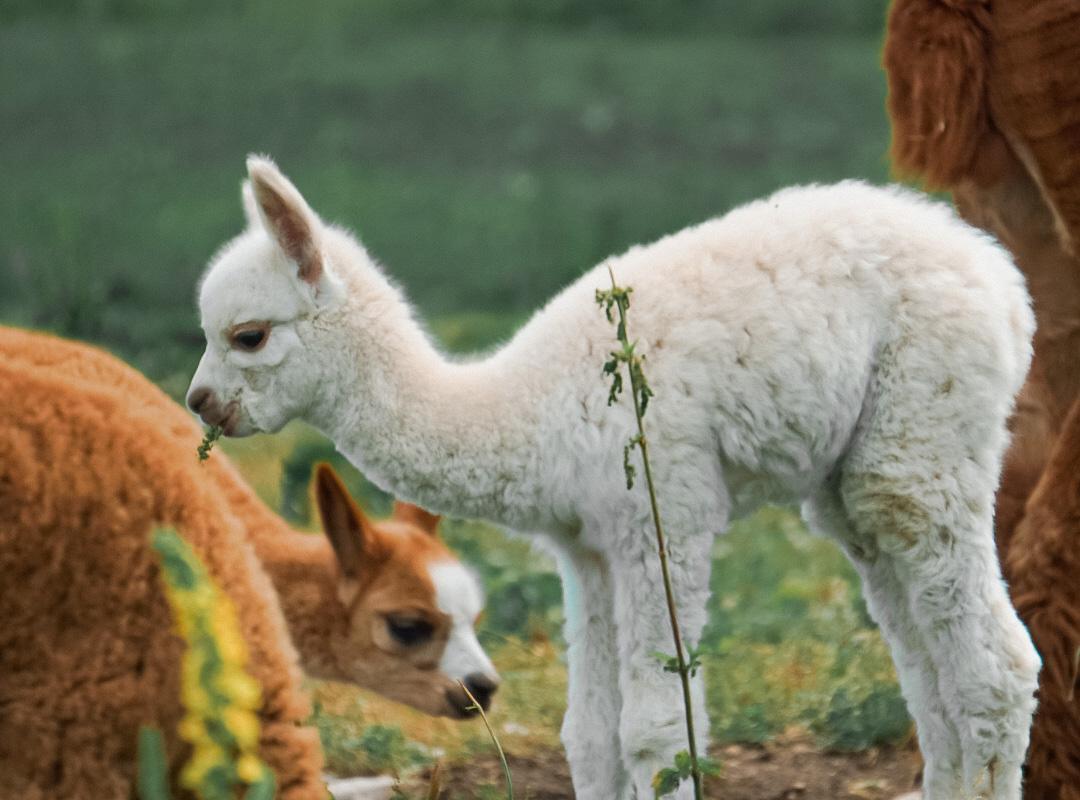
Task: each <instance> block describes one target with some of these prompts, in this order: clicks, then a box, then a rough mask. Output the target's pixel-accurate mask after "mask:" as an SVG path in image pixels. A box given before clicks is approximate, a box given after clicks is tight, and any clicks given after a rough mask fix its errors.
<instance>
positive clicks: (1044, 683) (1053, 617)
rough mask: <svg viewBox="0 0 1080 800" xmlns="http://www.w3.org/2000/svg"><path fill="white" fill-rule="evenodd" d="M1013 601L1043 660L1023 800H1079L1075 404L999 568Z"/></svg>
mask: <svg viewBox="0 0 1080 800" xmlns="http://www.w3.org/2000/svg"><path fill="white" fill-rule="evenodd" d="M1005 566H1006V572H1007V575H1008V576H1009V578H1010V585H1011V589H1012V596H1013V601H1014V602H1015V603H1016V608H1017V610H1018V611H1019V612H1020V614H1021V615H1022V616H1023V618H1024V620H1025V622H1026V623H1027V626H1028V630H1029V631H1030V632H1031V637H1032V639H1033V640H1034V642H1035V646H1036V647H1037V648H1038V650H1039V652H1040V654H1041V655H1042V658H1043V671H1042V675H1041V676H1040V685H1039V707H1038V710H1037V711H1036V715H1035V724H1034V726H1033V728H1032V731H1031V749H1030V752H1029V758H1028V777H1027V786H1026V792H1025V795H1024V796H1025V797H1026V798H1028V800H1059V799H1060V800H1066V798H1070V800H1080V713H1078V707H1080V706H1078V704H1080V679H1078V676H1077V674H1076V666H1075V665H1076V661H1075V658H1076V653H1077V649H1078V648H1080V588H1078V585H1077V583H1076V575H1077V572H1078V571H1080V400H1077V402H1076V403H1075V404H1074V405H1073V409H1072V411H1071V412H1070V414H1069V416H1068V418H1067V419H1066V420H1065V424H1064V426H1063V429H1062V432H1061V436H1060V437H1059V438H1058V442H1057V444H1056V446H1055V448H1054V451H1053V453H1052V454H1051V457H1050V459H1049V463H1048V464H1047V467H1046V470H1045V471H1044V473H1043V477H1042V480H1040V481H1039V485H1038V486H1037V487H1036V489H1035V491H1034V492H1033V493H1032V496H1031V499H1030V500H1029V501H1028V505H1027V513H1026V514H1025V516H1024V519H1023V521H1022V522H1021V523H1020V524H1019V526H1018V527H1017V529H1016V533H1015V534H1014V538H1013V542H1012V545H1011V547H1010V549H1009V553H1008V558H1007V559H1006V562H1005Z"/></svg>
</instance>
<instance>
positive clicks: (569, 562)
mask: <svg viewBox="0 0 1080 800" xmlns="http://www.w3.org/2000/svg"><path fill="white" fill-rule="evenodd" d="M558 561H559V571H560V572H561V574H562V581H563V606H564V608H565V613H566V643H567V650H566V656H567V661H568V662H569V675H568V679H569V686H568V693H567V695H568V696H567V708H566V716H565V717H564V718H563V725H562V741H563V747H564V748H565V749H566V760H567V761H568V762H569V764H570V776H571V778H572V780H573V783H574V794H575V796H576V797H578V798H579V799H580V800H611V798H622V797H626V796H627V795H628V786H629V776H628V775H627V773H626V770H625V769H624V768H623V763H622V750H621V748H620V746H619V712H620V709H621V705H622V703H621V700H620V695H619V669H618V651H617V643H616V638H615V616H614V591H615V590H614V586H613V585H612V580H611V571H610V569H609V568H608V566H607V564H606V563H605V562H604V561H603V560H602V559H601V557H600V556H599V555H598V554H596V553H593V552H589V551H586V550H579V549H571V550H567V551H564V552H561V553H559V555H558Z"/></svg>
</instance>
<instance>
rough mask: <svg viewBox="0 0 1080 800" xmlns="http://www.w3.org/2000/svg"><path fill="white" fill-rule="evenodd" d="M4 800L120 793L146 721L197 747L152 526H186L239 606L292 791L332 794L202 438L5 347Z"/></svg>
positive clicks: (128, 785)
mask: <svg viewBox="0 0 1080 800" xmlns="http://www.w3.org/2000/svg"><path fill="white" fill-rule="evenodd" d="M0 408H2V412H3V421H2V422H0V575H2V576H3V578H4V581H3V585H2V589H0V798H3V800H8V799H9V798H10V800H16V798H18V799H19V800H35V799H36V798H50V799H51V798H73V799H79V798H86V799H87V800H102V798H117V800H124V799H125V798H129V797H131V796H132V795H133V780H134V767H135V740H136V739H135V737H136V732H137V730H138V727H139V725H141V724H152V725H156V726H157V727H159V728H161V729H162V730H163V731H164V732H165V736H166V745H167V751H168V755H169V760H170V764H171V765H173V767H174V768H175V766H176V765H177V764H178V763H180V761H182V760H183V759H184V758H185V756H186V753H185V749H184V747H183V746H182V745H181V743H179V742H178V741H177V739H176V737H175V733H174V731H175V727H176V722H177V720H178V719H179V716H180V714H181V709H180V706H179V700H178V697H179V695H178V684H177V682H178V675H177V665H178V662H179V659H180V654H181V643H180V642H179V640H178V639H177V638H176V637H175V635H174V634H173V632H172V620H171V615H170V613H169V610H168V608H167V606H166V604H165V602H164V598H163V596H162V594H161V590H160V586H159V582H158V573H157V567H156V562H155V560H154V558H153V555H152V553H151V551H150V549H149V547H148V538H147V537H148V536H149V533H150V531H151V530H152V529H153V528H155V527H157V526H160V525H169V526H173V527H175V528H176V529H177V530H179V531H181V532H182V534H183V535H184V537H185V539H186V540H187V541H188V542H189V543H190V544H191V545H192V547H193V548H194V549H195V551H196V552H197V553H198V555H199V556H200V558H202V559H203V561H204V562H205V563H206V565H207V567H208V569H209V570H210V572H211V574H212V575H213V576H214V577H215V579H216V580H217V581H218V583H219V584H220V585H221V586H222V588H223V589H224V591H226V592H227V593H228V595H229V596H230V598H231V599H232V601H233V603H234V604H235V605H236V609H237V613H238V616H239V620H240V625H241V630H242V632H243V634H244V637H245V639H246V640H247V642H248V646H249V649H250V652H251V664H250V669H251V671H252V673H253V674H254V675H255V677H256V678H257V679H258V680H259V682H260V683H261V684H262V686H263V693H264V699H263V705H262V708H261V709H260V717H261V722H262V726H263V727H262V736H261V741H260V750H261V754H262V756H263V758H264V759H265V760H266V761H267V763H268V764H269V765H270V766H271V768H272V769H273V770H274V772H275V774H276V775H277V776H278V781H279V787H280V788H279V795H278V796H279V797H282V798H296V800H301V798H305V799H306V798H312V800H314V798H323V797H325V789H324V787H323V784H322V781H321V779H320V768H321V766H322V758H321V752H320V749H319V744H318V737H317V735H316V733H315V732H314V731H313V730H311V729H308V728H303V727H301V724H302V722H303V720H304V719H305V718H306V716H307V714H308V711H309V709H308V704H307V701H306V698H305V696H304V694H303V692H302V691H301V690H300V688H299V687H300V673H299V669H298V667H297V664H296V656H295V653H294V652H293V650H292V646H291V644H290V643H289V639H288V635H287V633H286V631H285V625H284V620H283V619H282V616H281V612H280V609H279V608H278V605H277V601H276V599H275V597H274V593H273V590H272V588H271V586H270V584H269V581H268V580H267V578H266V576H265V574H264V573H263V571H262V570H261V569H260V567H259V565H258V562H257V560H256V558H255V556H254V553H253V552H252V549H251V547H250V546H249V545H248V543H247V542H246V541H245V538H244V531H243V528H242V526H241V525H240V524H239V522H238V520H237V519H236V518H235V517H234V516H233V515H232V514H231V513H230V511H229V509H228V506H227V504H226V502H225V501H224V498H223V497H222V495H221V493H220V492H218V491H217V489H216V488H215V487H214V486H213V482H212V481H210V480H208V479H207V475H206V473H205V472H203V471H201V470H200V468H199V465H198V464H197V462H196V459H195V458H194V457H193V456H192V452H193V451H192V450H191V446H190V445H189V444H187V443H184V442H182V441H181V440H180V439H178V438H176V437H174V436H171V435H167V434H163V432H162V430H161V425H160V421H159V419H158V415H156V414H155V413H153V412H152V409H151V410H144V409H143V408H140V406H139V404H137V403H132V402H130V401H129V400H128V399H126V398H125V397H124V395H122V394H120V393H118V392H115V391H105V390H99V389H97V388H95V387H94V386H93V384H89V383H84V382H80V381H78V380H77V379H75V378H69V377H65V376H62V375H60V374H59V373H58V371H57V370H50V369H42V368H37V367H31V366H28V365H26V364H22V363H18V362H16V361H14V360H13V359H10V358H7V357H6V356H4V357H3V358H0Z"/></svg>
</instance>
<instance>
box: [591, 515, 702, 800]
mask: <svg viewBox="0 0 1080 800" xmlns="http://www.w3.org/2000/svg"><path fill="white" fill-rule="evenodd" d="M672 519H674V517H672ZM665 523H667V524H668V525H669V532H670V533H673V534H674V535H672V536H670V538H669V548H668V549H669V567H670V571H671V578H672V583H673V586H674V587H675V596H676V601H677V607H678V617H679V623H680V626H681V629H682V633H683V641H684V646H690V645H693V644H696V643H697V642H698V639H699V637H700V635H701V630H702V628H703V627H704V624H705V603H706V600H707V599H708V593H709V566H710V562H709V551H710V549H711V547H710V546H711V543H712V534H711V533H709V532H706V531H704V530H702V531H698V532H696V533H694V534H691V535H690V536H687V535H686V534H685V533H684V531H686V530H687V529H688V528H689V525H674V526H672V524H671V523H670V522H668V518H665ZM626 533H627V534H628V535H629V537H630V541H628V542H625V543H624V544H623V546H622V547H620V549H619V552H618V553H617V554H616V555H613V556H612V571H613V578H614V580H615V618H616V623H617V625H618V639H619V687H620V689H621V691H622V696H623V698H624V703H623V708H622V714H621V717H620V721H619V736H620V739H621V744H622V751H623V759H624V761H625V763H626V766H627V769H628V771H629V773H630V777H631V781H632V784H633V790H634V796H635V797H637V798H638V800H647V798H651V797H653V795H654V791H653V788H652V780H653V777H654V776H655V775H656V773H657V772H658V771H660V770H661V769H662V768H664V767H668V766H672V765H673V763H674V760H675V754H676V753H677V752H679V751H680V750H686V749H687V748H688V740H687V731H686V716H685V705H684V699H683V693H682V684H681V683H680V681H679V676H678V675H677V674H674V673H671V672H665V671H664V669H663V665H662V664H661V663H660V661H659V659H658V658H657V657H656V655H655V653H657V652H660V653H669V654H674V651H675V647H674V644H673V642H672V634H671V626H670V621H669V618H668V610H667V605H666V603H665V599H664V585H663V580H662V578H661V574H660V564H659V561H658V557H657V555H656V552H655V540H654V538H653V536H654V534H653V530H652V527H651V522H649V523H648V524H647V525H645V524H642V525H638V526H635V527H633V528H631V529H630V530H629V531H627V532H626ZM704 697H705V692H704V683H703V676H702V675H701V673H700V672H698V675H697V677H695V678H693V679H692V680H691V699H692V703H693V711H694V726H695V733H696V736H695V738H696V744H697V749H698V754H699V755H702V756H704V755H705V747H706V744H707V743H708V730H709V721H708V718H707V717H706V714H705V701H704ZM674 796H675V797H679V798H691V797H693V787H692V785H691V784H690V783H689V782H687V783H685V784H683V785H682V786H681V787H680V789H679V791H678V792H677V794H675V795H674Z"/></svg>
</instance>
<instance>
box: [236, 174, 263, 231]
mask: <svg viewBox="0 0 1080 800" xmlns="http://www.w3.org/2000/svg"><path fill="white" fill-rule="evenodd" d="M240 202H241V204H242V205H243V206H244V220H245V221H246V222H247V226H248V228H255V227H262V224H263V222H262V217H261V216H260V215H259V204H258V203H256V202H255V190H254V189H252V188H251V181H249V180H244V181H243V182H242V183H241V184H240Z"/></svg>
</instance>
